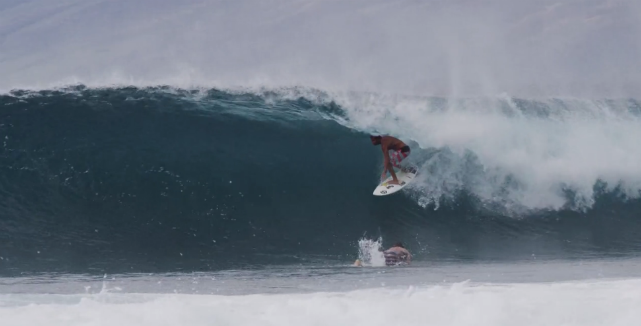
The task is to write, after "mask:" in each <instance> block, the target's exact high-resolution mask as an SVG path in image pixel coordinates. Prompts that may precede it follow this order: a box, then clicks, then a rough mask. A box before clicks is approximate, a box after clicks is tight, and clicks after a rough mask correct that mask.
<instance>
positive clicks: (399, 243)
mask: <svg viewBox="0 0 641 326" xmlns="http://www.w3.org/2000/svg"><path fill="white" fill-rule="evenodd" d="M394 247H401V248H405V247H404V246H403V243H402V242H400V241H399V242H397V243H395V244H394Z"/></svg>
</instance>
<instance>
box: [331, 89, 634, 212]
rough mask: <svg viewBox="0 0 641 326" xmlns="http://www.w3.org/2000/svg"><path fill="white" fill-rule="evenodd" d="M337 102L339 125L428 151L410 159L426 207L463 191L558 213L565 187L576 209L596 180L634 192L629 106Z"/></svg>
mask: <svg viewBox="0 0 641 326" xmlns="http://www.w3.org/2000/svg"><path fill="white" fill-rule="evenodd" d="M335 98H336V100H337V102H338V103H339V104H341V105H342V107H343V108H345V110H346V115H347V119H343V118H342V119H341V120H340V121H341V123H345V124H348V125H349V126H350V127H353V128H356V129H359V130H364V131H372V130H376V131H378V132H382V133H386V134H390V135H394V136H396V137H399V138H402V139H404V140H406V141H414V142H416V143H417V144H418V145H419V146H420V147H421V148H423V149H431V152H430V153H427V154H426V153H423V154H421V153H419V151H414V152H413V153H412V156H413V157H412V156H410V158H411V159H410V160H414V162H417V163H419V164H420V165H422V173H421V174H419V176H418V177H417V179H416V181H414V182H413V183H412V184H411V185H410V186H408V187H409V188H411V189H414V191H415V195H416V196H417V198H418V200H419V202H420V203H422V204H428V203H430V202H434V200H437V199H438V198H439V197H440V196H441V195H446V196H447V195H453V194H455V193H456V191H457V190H459V189H461V188H466V189H467V190H469V191H471V192H473V193H474V194H475V195H476V196H478V197H479V198H481V199H483V200H485V201H488V202H504V204H506V205H507V204H509V205H513V206H514V207H517V206H518V207H521V208H522V209H540V208H553V209H558V208H560V207H561V206H563V205H564V204H565V203H566V199H567V197H566V195H565V193H564V191H565V190H571V191H575V192H576V195H577V196H576V205H575V208H580V209H582V208H587V207H590V206H591V205H592V204H593V201H594V198H593V186H594V185H595V183H596V182H597V181H598V180H601V181H604V182H606V183H607V186H608V190H612V189H613V188H614V187H617V186H620V187H621V191H622V192H623V193H624V194H625V195H627V196H629V197H630V198H638V197H639V195H640V190H641V170H640V169H639V162H641V147H640V146H638V143H637V142H638V139H641V117H639V115H638V113H632V112H630V111H629V110H628V107H627V105H628V102H627V101H618V102H617V101H609V102H604V101H589V100H579V99H563V100H561V99H550V100H545V101H543V100H541V101H539V102H536V103H535V102H532V101H531V102H529V103H528V104H526V105H529V107H523V108H522V107H519V106H517V104H516V103H515V102H514V101H513V100H512V99H511V98H509V97H498V98H476V99H460V100H456V99H454V100H447V101H443V100H437V99H434V98H408V97H398V96H384V95H380V94H378V95H369V96H364V95H362V94H357V95H355V94H349V95H345V94H342V95H341V94H335ZM435 149H436V150H435ZM421 155H422V156H421ZM510 178H511V180H512V181H509V182H508V180H509V179H510ZM506 182H507V183H508V185H506ZM515 209H516V208H515Z"/></svg>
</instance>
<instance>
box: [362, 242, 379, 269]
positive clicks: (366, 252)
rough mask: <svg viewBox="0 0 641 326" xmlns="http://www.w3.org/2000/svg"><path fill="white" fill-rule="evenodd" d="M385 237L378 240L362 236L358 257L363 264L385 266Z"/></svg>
mask: <svg viewBox="0 0 641 326" xmlns="http://www.w3.org/2000/svg"><path fill="white" fill-rule="evenodd" d="M382 246H383V238H381V237H379V238H378V239H376V240H372V239H367V238H362V239H360V240H358V259H359V260H360V261H361V263H362V264H363V266H374V267H381V266H385V256H384V255H383V252H382V251H381V249H383V247H382Z"/></svg>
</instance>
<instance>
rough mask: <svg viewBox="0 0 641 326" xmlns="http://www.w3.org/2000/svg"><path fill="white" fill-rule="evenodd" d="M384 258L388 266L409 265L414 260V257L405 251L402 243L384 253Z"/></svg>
mask: <svg viewBox="0 0 641 326" xmlns="http://www.w3.org/2000/svg"><path fill="white" fill-rule="evenodd" d="M383 256H385V265H387V266H394V265H398V264H409V263H410V261H411V260H412V255H411V254H410V252H409V251H408V250H407V249H405V247H404V246H403V243H402V242H397V243H395V244H394V246H392V247H391V248H389V249H387V250H385V251H383Z"/></svg>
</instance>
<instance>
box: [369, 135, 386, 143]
mask: <svg viewBox="0 0 641 326" xmlns="http://www.w3.org/2000/svg"><path fill="white" fill-rule="evenodd" d="M369 139H371V140H376V141H377V142H379V143H380V142H381V140H383V137H381V136H377V135H369Z"/></svg>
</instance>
